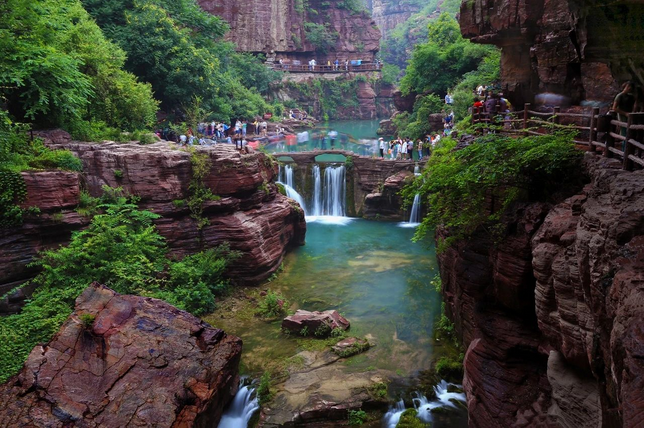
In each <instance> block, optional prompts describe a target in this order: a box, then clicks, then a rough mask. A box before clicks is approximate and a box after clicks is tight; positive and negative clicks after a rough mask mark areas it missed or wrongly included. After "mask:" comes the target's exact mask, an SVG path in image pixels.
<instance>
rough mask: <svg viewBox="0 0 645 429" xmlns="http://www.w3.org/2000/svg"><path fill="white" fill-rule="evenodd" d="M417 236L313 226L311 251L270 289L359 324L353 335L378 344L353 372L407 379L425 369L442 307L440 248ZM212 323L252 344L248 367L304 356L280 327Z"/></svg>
mask: <svg viewBox="0 0 645 429" xmlns="http://www.w3.org/2000/svg"><path fill="white" fill-rule="evenodd" d="M413 234H414V230H412V229H405V228H398V227H397V226H396V224H395V223H386V222H370V221H366V220H362V219H353V220H352V221H351V222H349V223H347V224H345V225H339V224H329V223H321V222H314V223H311V222H309V223H308V225H307V243H306V245H305V246H303V247H301V248H298V249H297V250H295V251H294V252H292V253H290V254H289V255H287V257H286V258H285V262H284V271H283V272H282V273H281V274H280V275H279V276H278V278H277V279H276V280H274V281H273V282H272V283H270V284H269V285H268V287H270V288H271V289H272V290H276V291H280V292H281V293H282V294H283V295H284V296H285V297H286V298H287V299H288V300H289V301H290V302H292V303H295V306H296V308H301V309H304V310H312V311H315V310H328V309H336V310H338V311H339V312H340V313H341V314H343V315H344V316H345V317H346V318H347V319H348V320H349V321H350V322H351V329H350V333H351V335H356V336H369V337H370V338H373V339H374V341H375V342H376V344H377V346H376V347H375V348H373V349H371V350H370V351H369V352H368V353H367V356H358V357H356V358H354V359H352V360H351V365H352V367H356V368H358V369H360V368H364V367H367V366H375V367H376V368H380V369H388V370H392V371H397V372H398V373H405V374H410V373H412V372H415V371H416V370H419V369H425V368H426V367H427V365H428V363H429V362H430V360H431V358H432V353H433V341H432V338H431V335H432V327H433V322H434V320H435V319H436V317H437V315H438V314H439V311H440V307H441V305H440V298H439V295H438V294H437V292H436V291H435V290H434V288H433V286H431V285H430V281H431V279H432V278H433V277H434V274H435V270H436V258H435V256H434V249H433V248H432V249H428V248H427V245H428V243H425V244H421V243H413V242H411V241H410V239H411V237H412V235H413ZM231 311H235V309H232V310H231ZM238 319H239V318H238ZM209 321H210V322H211V323H214V324H216V326H218V327H220V328H223V329H225V330H226V331H227V332H229V333H231V334H234V335H238V336H240V337H241V338H242V339H243V340H244V357H243V361H245V363H246V364H247V365H249V366H252V367H253V366H255V365H258V366H261V365H262V362H261V361H262V359H278V358H280V357H283V358H286V357H290V356H293V355H294V354H295V353H297V352H298V350H297V346H296V341H295V340H294V339H293V338H287V337H286V336H284V335H283V334H281V333H280V332H279V329H280V321H276V322H274V323H273V324H267V323H266V322H263V321H260V320H258V319H255V318H253V317H249V318H248V320H243V321H239V320H237V321H234V322H233V321H232V320H231V319H228V318H224V319H221V320H219V319H218V320H209ZM249 369H252V368H249Z"/></svg>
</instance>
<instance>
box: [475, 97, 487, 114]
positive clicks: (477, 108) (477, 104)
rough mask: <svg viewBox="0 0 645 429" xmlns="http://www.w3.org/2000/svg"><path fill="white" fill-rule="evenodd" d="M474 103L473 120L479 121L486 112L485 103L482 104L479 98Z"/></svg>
mask: <svg viewBox="0 0 645 429" xmlns="http://www.w3.org/2000/svg"><path fill="white" fill-rule="evenodd" d="M473 101H474V102H473V119H479V118H481V114H482V113H483V111H484V103H482V102H481V100H480V99H479V97H475V99H474V100H473Z"/></svg>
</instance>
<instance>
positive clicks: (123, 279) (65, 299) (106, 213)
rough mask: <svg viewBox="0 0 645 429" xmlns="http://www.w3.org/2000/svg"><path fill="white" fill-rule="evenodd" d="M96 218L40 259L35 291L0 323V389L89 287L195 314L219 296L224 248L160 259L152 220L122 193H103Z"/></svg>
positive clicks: (161, 244) (162, 250)
mask: <svg viewBox="0 0 645 429" xmlns="http://www.w3.org/2000/svg"><path fill="white" fill-rule="evenodd" d="M107 200H111V201H112V202H111V203H103V204H99V205H98V209H100V210H101V211H102V212H103V213H102V214H98V215H96V216H94V218H93V219H92V222H91V223H90V226H89V227H88V228H87V229H85V230H83V231H77V232H74V233H73V235H72V239H71V241H70V243H69V245H68V246H66V247H61V248H59V249H55V250H48V251H45V252H43V253H41V255H40V257H39V259H38V260H37V261H36V262H35V263H34V264H33V265H34V266H38V267H40V268H41V270H42V271H41V272H40V274H38V276H36V278H35V279H34V283H36V284H38V285H39V287H38V289H36V291H35V292H34V294H33V296H32V297H31V299H30V300H29V302H28V303H27V304H26V305H25V307H23V309H22V311H21V312H20V313H18V314H13V315H10V316H4V317H0V323H1V326H2V335H3V338H2V341H1V342H0V382H4V381H5V380H6V379H7V378H8V377H9V376H11V375H12V374H14V373H15V372H16V371H18V370H19V369H20V366H21V365H22V362H23V361H24V359H25V358H26V357H27V355H28V354H29V352H30V351H31V349H32V348H33V347H34V346H35V345H36V344H37V343H39V342H46V341H48V340H49V338H50V337H51V336H52V335H53V334H54V333H55V332H56V331H57V330H58V329H59V328H60V325H61V324H62V322H63V321H64V320H65V319H66V318H67V316H68V315H69V314H70V313H71V312H72V310H73V306H74V300H75V299H76V297H77V296H78V295H79V294H80V293H81V292H82V291H83V290H84V289H85V288H86V287H87V286H88V285H89V284H90V283H91V282H93V281H98V282H99V283H102V284H105V285H106V286H108V287H110V288H112V289H114V290H115V291H117V292H119V293H126V294H137V295H143V296H150V297H154V298H160V299H164V300H166V301H168V302H170V303H171V304H173V305H176V306H177V307H179V308H182V309H185V310H188V311H191V312H193V313H194V314H196V315H200V314H203V313H204V312H207V311H210V310H212V309H213V308H214V305H215V297H216V296H218V295H220V294H222V293H224V292H225V291H226V286H227V282H226V281H225V280H224V279H223V272H224V270H225V268H226V264H227V263H228V261H230V258H234V257H236V256H238V254H237V253H236V252H231V251H230V250H229V249H228V247H227V246H223V247H220V248H216V249H211V250H207V251H205V252H202V253H198V254H195V255H191V256H187V257H186V258H184V259H183V260H181V261H171V260H169V259H168V258H167V257H166V250H167V249H166V245H165V241H164V239H163V237H161V236H160V235H159V234H158V233H157V231H156V229H155V226H154V224H153V220H154V219H157V218H158V217H159V216H158V215H156V214H154V213H151V212H148V211H144V210H138V209H137V206H136V205H135V204H133V202H132V200H129V199H128V198H127V197H125V196H123V195H122V191H121V190H119V189H118V188H117V189H112V190H110V192H106V195H104V197H103V201H107Z"/></svg>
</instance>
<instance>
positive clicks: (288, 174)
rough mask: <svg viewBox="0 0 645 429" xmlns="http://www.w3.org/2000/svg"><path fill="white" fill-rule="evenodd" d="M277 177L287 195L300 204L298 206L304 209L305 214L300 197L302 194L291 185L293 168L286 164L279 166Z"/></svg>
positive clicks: (303, 203) (303, 201)
mask: <svg viewBox="0 0 645 429" xmlns="http://www.w3.org/2000/svg"><path fill="white" fill-rule="evenodd" d="M278 179H279V183H281V184H282V186H284V190H285V192H286V193H287V197H289V198H292V199H294V200H296V201H297V202H298V204H300V207H302V209H303V210H305V216H306V215H307V210H306V208H305V200H304V199H303V198H302V195H300V194H299V193H298V191H296V189H295V187H294V186H293V168H292V167H291V166H290V165H289V164H287V165H285V166H284V168H283V167H282V166H280V170H279V172H278Z"/></svg>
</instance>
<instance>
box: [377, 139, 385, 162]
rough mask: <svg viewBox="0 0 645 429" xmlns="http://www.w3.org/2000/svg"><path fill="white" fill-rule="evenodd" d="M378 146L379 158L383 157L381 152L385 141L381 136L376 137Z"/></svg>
mask: <svg viewBox="0 0 645 429" xmlns="http://www.w3.org/2000/svg"><path fill="white" fill-rule="evenodd" d="M378 148H379V151H380V152H381V158H383V157H384V155H383V154H384V153H385V141H384V140H383V137H381V138H379V139H378Z"/></svg>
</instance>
